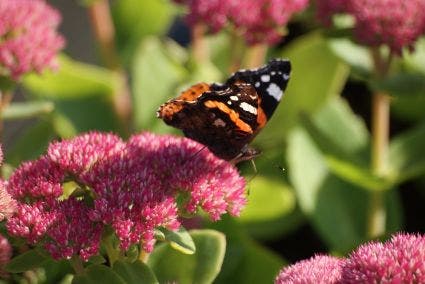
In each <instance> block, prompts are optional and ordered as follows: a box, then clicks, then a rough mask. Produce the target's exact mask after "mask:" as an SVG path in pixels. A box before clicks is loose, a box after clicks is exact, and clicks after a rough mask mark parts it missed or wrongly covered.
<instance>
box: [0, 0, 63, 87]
mask: <svg viewBox="0 0 425 284" xmlns="http://www.w3.org/2000/svg"><path fill="white" fill-rule="evenodd" d="M60 21H61V17H60V14H59V13H58V12H57V11H56V10H55V9H53V8H52V7H50V6H49V5H48V4H47V3H46V2H45V1H44V0H2V1H0V75H2V76H10V77H11V78H12V79H14V80H16V79H19V77H20V76H22V75H23V74H25V73H28V72H32V71H36V72H41V71H42V70H43V69H45V68H52V67H55V65H56V62H55V56H56V53H57V52H58V51H59V50H60V49H61V48H62V47H63V46H64V39H63V38H62V36H60V35H59V34H58V33H57V32H56V29H57V27H58V25H59V23H60Z"/></svg>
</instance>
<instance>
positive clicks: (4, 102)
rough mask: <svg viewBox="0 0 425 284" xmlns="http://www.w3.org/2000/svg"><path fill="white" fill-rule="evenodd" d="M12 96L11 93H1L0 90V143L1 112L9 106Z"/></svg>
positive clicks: (0, 139)
mask: <svg viewBox="0 0 425 284" xmlns="http://www.w3.org/2000/svg"><path fill="white" fill-rule="evenodd" d="M12 97H13V94H12V92H11V91H2V90H0V141H2V140H3V130H4V129H3V127H4V121H3V112H4V110H5V109H6V108H7V107H8V106H9V104H10V102H11V101H12Z"/></svg>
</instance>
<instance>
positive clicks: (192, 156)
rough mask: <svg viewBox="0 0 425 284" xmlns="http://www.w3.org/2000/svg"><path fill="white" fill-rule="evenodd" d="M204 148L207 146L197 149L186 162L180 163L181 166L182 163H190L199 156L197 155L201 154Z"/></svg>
mask: <svg viewBox="0 0 425 284" xmlns="http://www.w3.org/2000/svg"><path fill="white" fill-rule="evenodd" d="M205 148H207V146H203V147H202V148H201V149H199V150H198V151H196V152H195V153H193V154H192V155H191V156H189V157H188V158H187V159H186V160H184V161H182V163H181V165H184V163H186V162H187V161H190V160H192V159H193V158H195V157H196V156H197V155H199V153H201V152H202V151H203V150H205Z"/></svg>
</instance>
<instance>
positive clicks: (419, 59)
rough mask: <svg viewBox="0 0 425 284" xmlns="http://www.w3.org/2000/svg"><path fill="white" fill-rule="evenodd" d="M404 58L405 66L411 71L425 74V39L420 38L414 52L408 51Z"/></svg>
mask: <svg viewBox="0 0 425 284" xmlns="http://www.w3.org/2000/svg"><path fill="white" fill-rule="evenodd" d="M402 58H403V62H404V63H405V65H406V66H407V67H408V68H409V69H410V70H414V71H418V72H421V73H422V74H425V39H424V38H423V37H422V38H419V40H418V41H417V42H416V44H415V48H414V50H413V52H412V51H411V50H407V49H406V50H405V51H404V52H403V56H402Z"/></svg>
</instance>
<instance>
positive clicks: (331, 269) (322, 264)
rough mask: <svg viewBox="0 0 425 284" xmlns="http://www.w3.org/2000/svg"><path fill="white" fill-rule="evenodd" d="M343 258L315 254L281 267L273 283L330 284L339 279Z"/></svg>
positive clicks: (338, 281) (337, 281)
mask: <svg viewBox="0 0 425 284" xmlns="http://www.w3.org/2000/svg"><path fill="white" fill-rule="evenodd" d="M342 264H343V260H342V259H339V258H336V257H332V256H326V255H316V256H314V257H312V258H310V259H307V260H302V261H299V262H297V263H295V264H293V265H291V266H288V267H285V268H283V269H282V270H281V271H280V272H279V274H278V276H277V277H276V279H275V284H305V283H320V284H332V283H340V281H341V265H342Z"/></svg>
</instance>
